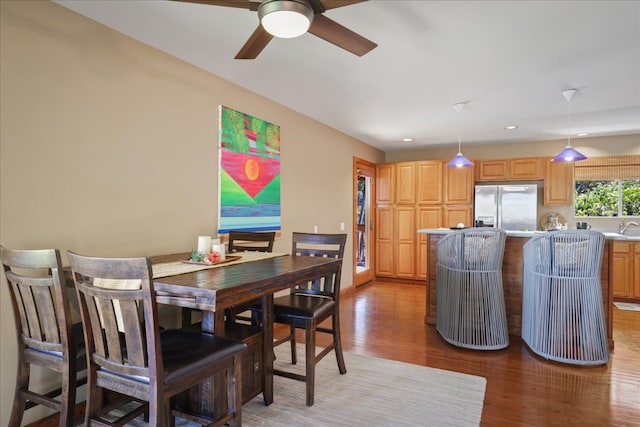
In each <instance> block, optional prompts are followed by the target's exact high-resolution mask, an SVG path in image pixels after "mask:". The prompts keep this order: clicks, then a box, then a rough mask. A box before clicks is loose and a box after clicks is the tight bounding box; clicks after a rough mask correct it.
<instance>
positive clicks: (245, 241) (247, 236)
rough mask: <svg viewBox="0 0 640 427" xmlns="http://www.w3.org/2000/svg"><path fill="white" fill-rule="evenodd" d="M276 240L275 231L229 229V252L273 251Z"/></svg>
mask: <svg viewBox="0 0 640 427" xmlns="http://www.w3.org/2000/svg"><path fill="white" fill-rule="evenodd" d="M275 240H276V232H275V231H264V232H263V231H242V230H231V231H229V253H234V252H244V251H251V252H273V243H274V242H275Z"/></svg>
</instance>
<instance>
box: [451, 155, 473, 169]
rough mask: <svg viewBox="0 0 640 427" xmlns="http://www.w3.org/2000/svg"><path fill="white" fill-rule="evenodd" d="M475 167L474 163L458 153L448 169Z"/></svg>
mask: <svg viewBox="0 0 640 427" xmlns="http://www.w3.org/2000/svg"><path fill="white" fill-rule="evenodd" d="M471 166H473V162H472V161H471V160H469V159H467V158H466V157H465V156H463V155H462V153H458V154H457V155H456V156H455V157H454V158H453V159H451V161H450V162H449V163H447V167H448V168H469V167H471Z"/></svg>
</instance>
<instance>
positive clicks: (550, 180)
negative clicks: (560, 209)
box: [544, 157, 573, 206]
mask: <svg viewBox="0 0 640 427" xmlns="http://www.w3.org/2000/svg"><path fill="white" fill-rule="evenodd" d="M545 163H546V166H545V171H546V172H545V177H544V204H545V206H550V205H563V206H568V205H571V203H572V202H573V162H552V161H551V158H550V157H549V158H547V159H546V161H545Z"/></svg>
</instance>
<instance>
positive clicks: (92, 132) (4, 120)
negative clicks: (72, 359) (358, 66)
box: [0, 1, 384, 425]
mask: <svg viewBox="0 0 640 427" xmlns="http://www.w3.org/2000/svg"><path fill="white" fill-rule="evenodd" d="M0 14H1V19H2V21H1V24H0V30H1V34H0V42H1V43H2V44H1V49H0V52H1V58H0V67H1V69H0V77H1V87H0V89H1V94H2V96H1V105H0V107H1V108H0V111H1V115H0V119H1V126H0V128H1V134H0V142H1V146H0V149H1V151H0V154H1V164H0V166H1V174H0V185H1V199H0V206H1V211H0V213H1V215H0V243H1V244H2V245H4V246H6V247H12V248H48V247H56V248H59V249H61V250H62V251H66V250H73V251H77V252H80V253H84V254H94V255H104V256H133V255H154V254H162V253H168V252H172V251H173V252H175V251H188V250H190V249H191V248H193V247H194V246H195V244H196V238H197V236H198V235H200V234H215V230H216V226H217V219H216V212H217V200H216V194H217V158H216V156H217V151H216V141H217V132H218V129H217V108H218V105H220V104H224V105H226V106H229V107H231V108H234V109H237V110H240V111H242V112H245V113H248V114H252V115H254V116H257V117H260V118H262V119H265V120H268V121H270V122H273V123H277V124H279V125H280V126H281V143H282V144H281V145H282V147H281V150H282V157H281V173H282V224H283V230H282V238H281V239H280V240H278V242H276V250H278V251H288V250H289V248H290V243H289V242H290V238H291V232H292V231H312V230H313V226H314V225H318V227H319V230H320V232H338V228H339V223H340V222H344V223H345V224H346V225H347V232H351V222H352V219H351V218H352V166H353V157H354V156H356V157H360V158H363V159H365V160H368V161H371V162H374V163H380V162H382V161H383V160H384V153H382V152H381V151H379V150H376V149H374V148H372V147H371V146H369V145H367V144H365V143H363V142H361V141H358V140H355V139H353V138H351V137H348V136H346V135H344V134H342V133H340V132H337V131H336V130H334V129H332V128H329V127H327V126H324V125H322V124H320V123H319V122H317V121H314V120H311V119H309V118H308V117H305V116H303V115H301V114H299V113H296V112H295V111H292V110H290V109H287V108H285V107H283V106H281V105H278V104H276V103H274V102H272V101H270V100H268V99H266V98H263V97H260V96H258V95H256V94H254V93H252V92H249V91H247V90H244V89H242V88H240V87H238V86H235V85H233V84H231V83H229V82H227V81H225V80H222V79H220V78H218V77H216V76H214V75H211V74H208V73H206V72H204V71H202V70H200V69H198V68H195V67H193V66H191V65H188V64H186V63H184V62H182V61H180V60H178V59H175V58H173V57H171V56H169V55H166V54H164V53H162V52H160V51H157V50H155V49H152V48H149V47H148V46H146V45H144V44H141V43H139V42H136V41H133V40H131V39H129V38H127V37H125V36H122V35H121V34H119V33H117V32H114V31H112V30H109V29H107V28H105V27H103V26H102V25H99V24H97V23H95V22H94V21H91V20H88V19H86V18H84V17H81V16H80V15H77V14H75V13H73V12H71V11H69V10H67V9H65V8H63V7H60V6H58V5H56V4H53V3H50V2H13V1H11V2H9V1H2V2H0ZM351 243H352V242H351V239H349V242H348V247H347V249H346V252H345V253H346V254H347V256H346V258H345V263H344V269H343V271H344V275H343V286H350V285H351V283H352V273H353V272H352V256H351V254H352V244H351ZM0 296H1V300H0V303H1V316H2V317H1V319H2V320H1V323H0V328H1V331H0V332H1V338H0V339H1V340H2V343H3V344H2V349H1V350H0V352H1V353H0V356H1V358H0V369H1V370H0V374H1V381H0V382H1V387H2V389H1V392H2V393H1V396H0V411H1V412H0V425H7V422H8V417H9V409H10V407H11V401H12V394H13V382H14V378H15V372H16V365H15V363H16V358H15V353H16V347H15V333H14V329H13V328H14V326H13V324H14V323H13V318H12V313H11V308H10V303H9V300H8V292H7V289H6V286H5V283H4V282H3V283H2V290H1V293H0ZM39 374H40V373H39V372H38V378H36V381H40V382H43V381H47V379H42V378H40V375H39ZM47 378H48V377H47ZM30 412H33V410H31V411H30ZM31 415H32V416H31V417H28V418H27V419H33V414H31ZM36 415H37V416H40V415H41V414H36Z"/></svg>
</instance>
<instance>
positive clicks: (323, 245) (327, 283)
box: [291, 232, 347, 299]
mask: <svg viewBox="0 0 640 427" xmlns="http://www.w3.org/2000/svg"><path fill="white" fill-rule="evenodd" d="M291 240H292V247H291V254H292V255H295V256H318V257H329V258H337V259H342V258H343V257H344V249H345V246H346V242H347V235H346V234H316V233H298V232H294V233H293V235H292V239H291ZM340 265H341V266H342V264H340ZM341 271H342V269H341V268H340V269H339V270H338V274H332V275H328V276H326V277H323V278H320V279H315V280H313V281H309V282H303V283H299V284H298V285H297V286H296V287H295V288H292V289H291V293H293V294H300V295H313V296H322V297H327V298H333V299H337V298H338V296H339V294H340V276H341Z"/></svg>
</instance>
